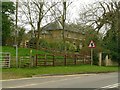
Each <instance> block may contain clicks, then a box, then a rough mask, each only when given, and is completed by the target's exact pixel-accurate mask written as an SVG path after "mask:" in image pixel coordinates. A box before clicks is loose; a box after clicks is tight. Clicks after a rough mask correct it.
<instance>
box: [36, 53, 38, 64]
mask: <svg viewBox="0 0 120 90" xmlns="http://www.w3.org/2000/svg"><path fill="white" fill-rule="evenodd" d="M37 59H38V55H37V54H36V66H37V61H38V60H37Z"/></svg>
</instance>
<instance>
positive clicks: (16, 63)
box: [16, 45, 18, 67]
mask: <svg viewBox="0 0 120 90" xmlns="http://www.w3.org/2000/svg"><path fill="white" fill-rule="evenodd" d="M16 67H18V46H17V45H16Z"/></svg>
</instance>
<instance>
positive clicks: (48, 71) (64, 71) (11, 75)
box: [2, 65, 118, 80]
mask: <svg viewBox="0 0 120 90" xmlns="http://www.w3.org/2000/svg"><path fill="white" fill-rule="evenodd" d="M117 71H118V67H114V66H109V67H105V66H95V65H93V66H91V65H79V66H55V67H51V66H48V67H34V68H9V69H2V79H3V80H7V79H18V78H28V77H42V76H54V75H55V76H57V75H71V74H96V73H109V72H117Z"/></svg>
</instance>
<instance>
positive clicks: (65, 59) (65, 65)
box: [64, 54, 67, 66]
mask: <svg viewBox="0 0 120 90" xmlns="http://www.w3.org/2000/svg"><path fill="white" fill-rule="evenodd" d="M66 58H67V55H66V54H65V56H64V65H65V66H66Z"/></svg>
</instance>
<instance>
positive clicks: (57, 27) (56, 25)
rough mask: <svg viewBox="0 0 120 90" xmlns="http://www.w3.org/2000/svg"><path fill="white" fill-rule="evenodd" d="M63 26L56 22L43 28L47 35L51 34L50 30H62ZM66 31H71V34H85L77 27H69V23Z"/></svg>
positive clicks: (66, 25)
mask: <svg viewBox="0 0 120 90" xmlns="http://www.w3.org/2000/svg"><path fill="white" fill-rule="evenodd" d="M62 29H63V26H62V25H61V23H60V22H59V21H54V22H52V23H48V24H47V25H45V26H44V27H43V29H42V30H43V32H44V33H45V31H46V32H47V33H49V31H50V30H52V31H53V30H62ZM65 31H69V32H73V33H82V34H83V33H84V32H82V31H81V30H79V29H78V28H77V27H75V26H72V25H69V24H67V23H65Z"/></svg>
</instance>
